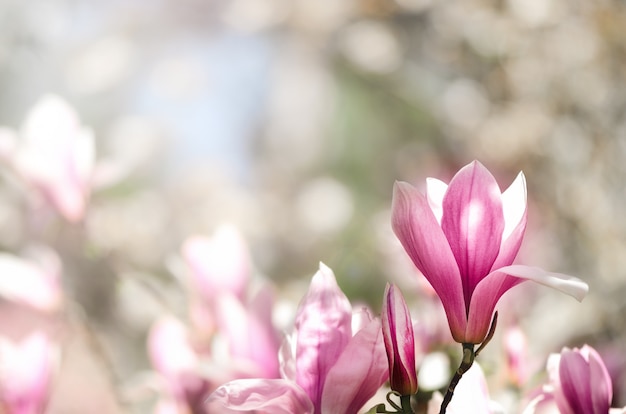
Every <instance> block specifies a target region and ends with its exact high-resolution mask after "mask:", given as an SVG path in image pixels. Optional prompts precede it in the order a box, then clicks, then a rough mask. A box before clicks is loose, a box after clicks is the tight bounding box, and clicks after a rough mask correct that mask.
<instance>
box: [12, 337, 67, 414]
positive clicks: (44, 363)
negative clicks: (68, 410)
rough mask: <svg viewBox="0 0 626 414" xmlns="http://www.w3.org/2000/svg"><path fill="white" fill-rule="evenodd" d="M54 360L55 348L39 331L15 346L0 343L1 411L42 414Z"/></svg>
mask: <svg viewBox="0 0 626 414" xmlns="http://www.w3.org/2000/svg"><path fill="white" fill-rule="evenodd" d="M55 361H56V350H55V348H54V346H53V345H52V344H51V343H50V341H49V339H48V338H47V337H46V336H45V335H44V334H42V333H40V332H36V333H33V334H31V335H30V336H28V337H26V338H25V339H24V340H22V341H21V342H19V343H17V344H14V343H11V342H8V341H6V340H4V339H3V340H2V341H0V412H3V413H7V414H39V413H43V412H44V411H45V408H46V404H47V402H48V397H49V394H50V382H51V377H52V372H53V366H54V363H55Z"/></svg>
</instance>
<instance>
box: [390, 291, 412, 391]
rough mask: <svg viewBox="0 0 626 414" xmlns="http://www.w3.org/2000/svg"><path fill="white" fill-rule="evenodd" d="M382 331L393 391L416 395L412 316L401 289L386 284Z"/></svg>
mask: <svg viewBox="0 0 626 414" xmlns="http://www.w3.org/2000/svg"><path fill="white" fill-rule="evenodd" d="M382 328H383V338H384V341H385V349H386V350H387V360H388V361H389V381H390V384H391V389H392V390H393V391H396V392H398V393H400V394H401V395H411V394H415V393H416V392H417V373H416V371H415V339H414V336H413V323H412V321H411V315H410V313H409V310H408V308H407V306H406V302H405V301H404V298H403V297H402V293H401V292H400V289H398V287H397V286H395V285H390V284H387V287H386V288H385V296H384V298H383V309H382Z"/></svg>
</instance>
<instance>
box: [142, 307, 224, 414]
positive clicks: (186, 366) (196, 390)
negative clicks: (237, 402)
mask: <svg viewBox="0 0 626 414" xmlns="http://www.w3.org/2000/svg"><path fill="white" fill-rule="evenodd" d="M148 353H149V355H150V359H151V361H152V365H153V366H154V368H155V369H156V371H157V372H158V373H159V374H161V376H162V378H163V380H164V385H165V394H166V395H167V396H168V397H170V398H171V399H170V400H165V402H163V403H162V404H161V405H160V406H159V409H163V407H164V406H166V405H169V406H170V407H176V408H177V411H176V412H187V411H189V410H190V411H191V412H194V413H195V412H198V413H200V412H203V411H201V410H202V407H203V403H204V400H205V399H206V397H207V396H208V395H209V393H210V392H211V391H212V390H213V388H214V386H213V387H211V386H212V384H211V382H210V381H209V379H208V378H205V377H203V376H201V375H200V373H199V365H200V357H199V355H198V354H197V353H196V351H195V350H194V349H193V347H192V345H191V343H190V341H189V338H188V333H187V330H186V328H185V326H184V325H183V324H182V323H181V322H179V321H178V320H177V319H175V318H173V317H164V318H162V319H161V320H159V321H157V322H156V323H155V324H154V325H153V327H152V329H151V330H150V334H149V336H148ZM164 404H166V405H164Z"/></svg>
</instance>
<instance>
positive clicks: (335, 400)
mask: <svg viewBox="0 0 626 414" xmlns="http://www.w3.org/2000/svg"><path fill="white" fill-rule="evenodd" d="M359 317H360V318H362V317H363V313H361V314H360V316H359ZM361 322H362V321H360V323H358V324H357V325H360V324H361ZM281 356H282V358H283V364H282V370H281V373H282V377H283V378H282V379H248V380H236V381H232V382H230V383H227V384H225V385H223V386H221V387H220V388H218V389H217V390H216V391H215V392H214V393H213V394H212V395H211V397H210V399H209V401H211V402H215V403H219V404H221V405H222V406H224V407H227V408H229V409H232V410H239V411H250V410H261V411H262V412H271V413H275V414H281V413H284V414H287V413H290V414H291V413H300V414H320V413H331V412H332V413H336V414H342V413H343V414H352V413H356V412H357V411H358V410H359V409H360V408H361V407H362V406H363V405H364V404H365V403H366V402H367V401H368V400H369V399H370V398H371V397H372V396H373V395H374V394H375V392H376V391H377V390H378V388H379V387H380V386H381V385H382V384H383V383H384V382H385V380H386V379H387V377H388V370H387V361H386V358H385V348H384V344H383V340H382V330H381V325H380V321H378V320H376V319H373V320H370V321H369V323H367V324H365V326H364V327H363V328H362V329H360V330H359V331H358V332H356V333H354V335H353V332H352V307H351V305H350V302H349V301H348V298H347V297H346V296H345V295H344V293H343V292H342V291H341V290H340V289H339V286H337V282H336V280H335V276H334V274H333V272H332V270H331V269H330V268H328V267H326V266H325V265H323V264H320V269H319V271H318V272H317V273H316V274H315V276H314V277H313V279H312V281H311V285H310V288H309V291H308V293H307V294H306V296H305V297H304V299H303V300H302V302H301V303H300V306H299V307H298V311H297V315H296V323H295V331H294V334H293V335H292V336H290V337H289V338H288V340H287V342H286V343H285V344H284V347H283V349H282V352H281Z"/></svg>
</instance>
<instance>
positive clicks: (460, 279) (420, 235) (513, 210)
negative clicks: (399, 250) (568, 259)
mask: <svg viewBox="0 0 626 414" xmlns="http://www.w3.org/2000/svg"><path fill="white" fill-rule="evenodd" d="M526 215H527V212H526V182H525V179H524V175H523V173H520V174H519V175H518V176H517V178H516V179H515V181H514V182H513V184H511V186H510V187H509V188H508V189H507V190H506V191H505V192H504V193H502V192H501V191H500V188H499V187H498V184H497V182H496V180H495V178H494V177H493V175H491V173H490V172H489V171H488V170H487V169H486V168H485V167H484V166H483V165H482V164H480V163H479V162H477V161H474V162H472V163H470V164H468V165H466V166H465V167H463V168H462V169H461V170H459V172H457V174H456V175H455V176H454V178H453V179H452V181H451V182H450V185H447V184H445V183H444V182H442V181H439V180H437V179H434V178H430V179H428V180H427V194H426V195H423V194H422V193H420V192H419V191H418V190H417V189H416V188H415V187H413V186H412V185H410V184H408V183H404V182H398V183H396V185H395V187H394V195H393V207H392V225H393V230H394V232H395V233H396V235H397V237H398V239H400V242H401V243H402V245H403V246H404V249H405V250H406V251H407V253H408V255H409V256H410V257H411V259H412V260H413V263H414V264H415V266H416V267H417V268H418V269H419V270H420V271H421V272H422V273H423V274H424V276H425V277H426V279H428V281H429V282H430V284H431V285H432V286H433V288H434V289H435V291H436V292H437V295H438V296H439V298H440V299H441V302H442V304H443V307H444V309H445V311H446V315H447V317H448V324H449V326H450V330H451V332H452V336H453V337H454V339H455V340H456V341H457V342H460V343H473V344H477V343H481V342H482V341H483V340H484V339H485V337H486V335H487V332H488V330H489V326H490V324H491V320H492V316H493V312H494V309H495V307H496V304H497V303H498V301H499V299H500V297H501V296H502V295H503V294H504V293H506V292H507V291H508V290H509V289H510V288H512V287H514V286H516V285H518V284H519V283H521V282H523V281H525V280H532V281H534V282H537V283H540V284H543V285H546V286H550V287H553V288H556V289H558V290H561V291H562V292H564V293H566V294H568V295H571V296H573V297H575V298H576V299H578V300H582V298H583V297H584V296H585V294H586V293H587V290H588V286H587V284H585V283H584V282H582V281H580V280H578V279H575V278H572V277H570V276H567V275H562V274H557V273H549V272H546V271H544V270H542V269H539V268H536V267H529V266H521V265H512V263H513V261H514V259H515V257H516V255H517V252H518V250H519V248H520V245H521V242H522V238H523V236H524V231H525V229H526Z"/></svg>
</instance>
